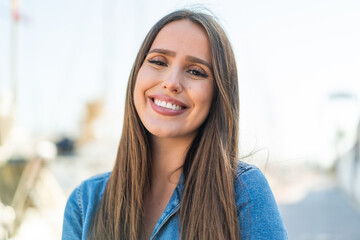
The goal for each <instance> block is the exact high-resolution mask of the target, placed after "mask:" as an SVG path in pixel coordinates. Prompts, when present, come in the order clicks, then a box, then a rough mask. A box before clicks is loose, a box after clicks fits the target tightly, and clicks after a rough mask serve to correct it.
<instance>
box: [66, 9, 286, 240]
mask: <svg viewBox="0 0 360 240" xmlns="http://www.w3.org/2000/svg"><path fill="white" fill-rule="evenodd" d="M238 121H239V94H238V79H237V70H236V64H235V59H234V55H233V51H232V48H231V45H230V42H229V40H228V38H227V37H226V34H225V33H224V31H223V29H222V28H221V27H220V25H219V24H218V23H217V22H216V21H215V20H214V19H213V17H211V16H209V15H207V14H204V13H199V12H193V11H190V10H180V11H176V12H173V13H171V14H169V15H167V16H165V17H164V18H162V19H161V20H160V21H159V22H158V23H156V24H155V26H154V27H153V28H152V29H151V30H150V32H149V33H148V35H147V36H146V38H145V40H144V42H143V44H142V46H141V48H140V51H139V53H138V55H137V57H136V60H135V64H134V65H133V68H132V71H131V74H130V78H129V83H128V88H127V94H126V103H125V116H124V126H123V132H122V136H121V141H120V145H119V149H118V155H117V159H116V162H115V166H114V169H113V171H112V172H111V173H106V174H102V175H98V176H95V177H93V178H91V179H89V180H86V181H84V182H83V183H82V184H81V185H80V186H79V187H78V188H76V189H75V190H74V192H73V193H72V194H71V196H70V198H69V200H68V203H67V206H66V209H65V218H64V226H63V236H62V238H63V239H180V238H181V239H192V240H195V239H206V240H209V239H226V240H228V239H257V240H258V239H286V238H287V237H286V231H285V228H284V225H283V223H282V220H281V217H280V214H279V211H278V208H277V205H276V202H275V200H274V197H273V194H272V192H271V190H270V188H269V185H268V183H267V181H266V179H265V178H264V176H263V174H262V173H261V171H260V170H259V169H258V168H256V167H254V166H251V165H248V164H245V163H243V162H240V161H238Z"/></svg>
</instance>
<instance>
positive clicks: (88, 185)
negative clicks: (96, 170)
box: [62, 172, 111, 239]
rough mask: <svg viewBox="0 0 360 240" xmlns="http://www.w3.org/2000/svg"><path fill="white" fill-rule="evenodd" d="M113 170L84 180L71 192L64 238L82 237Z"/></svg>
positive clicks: (65, 220)
mask: <svg viewBox="0 0 360 240" xmlns="http://www.w3.org/2000/svg"><path fill="white" fill-rule="evenodd" d="M110 174H111V172H107V173H103V174H99V175H96V176H93V177H91V178H89V179H87V180H85V181H83V182H82V183H81V184H80V185H79V186H78V187H76V188H75V189H74V191H73V192H72V193H71V195H70V197H69V199H68V201H67V203H66V207H65V212H64V222H63V234H62V239H74V238H76V239H81V238H82V236H83V235H84V233H86V232H87V229H88V227H89V225H90V222H91V219H92V217H93V216H94V214H95V212H96V209H97V206H98V205H99V203H100V200H101V198H102V196H103V194H104V190H105V186H106V183H107V181H108V179H109V177H110Z"/></svg>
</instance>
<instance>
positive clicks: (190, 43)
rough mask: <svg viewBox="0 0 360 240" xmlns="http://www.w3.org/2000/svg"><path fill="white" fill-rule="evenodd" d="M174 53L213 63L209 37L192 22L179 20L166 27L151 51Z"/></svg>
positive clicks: (160, 32)
mask: <svg viewBox="0 0 360 240" xmlns="http://www.w3.org/2000/svg"><path fill="white" fill-rule="evenodd" d="M154 48H159V49H166V50H171V51H174V52H175V53H176V54H179V55H182V54H184V55H190V56H195V57H200V58H203V59H204V60H207V61H209V62H211V61H210V60H211V50H210V43H209V37H208V35H207V33H206V31H205V29H204V28H203V27H201V26H200V25H198V24H196V23H194V22H192V21H190V20H187V19H186V20H178V21H174V22H171V23H169V24H167V25H165V26H164V27H163V28H162V29H161V30H160V31H159V33H158V35H157V36H156V38H155V39H154V42H153V44H152V46H151V48H150V49H154Z"/></svg>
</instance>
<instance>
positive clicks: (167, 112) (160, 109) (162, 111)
mask: <svg viewBox="0 0 360 240" xmlns="http://www.w3.org/2000/svg"><path fill="white" fill-rule="evenodd" d="M149 100H150V105H151V107H152V109H153V110H154V111H155V112H157V113H159V114H161V115H165V116H176V115H179V114H182V113H183V112H185V110H186V108H184V109H181V110H173V109H169V108H163V107H160V106H158V105H156V104H155V103H154V101H153V100H152V99H151V98H149Z"/></svg>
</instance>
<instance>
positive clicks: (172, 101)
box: [149, 94, 187, 108]
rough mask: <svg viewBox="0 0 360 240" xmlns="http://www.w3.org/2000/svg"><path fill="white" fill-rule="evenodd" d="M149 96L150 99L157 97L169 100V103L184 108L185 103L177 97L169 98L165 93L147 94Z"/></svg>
mask: <svg viewBox="0 0 360 240" xmlns="http://www.w3.org/2000/svg"><path fill="white" fill-rule="evenodd" d="M149 98H151V99H152V100H154V99H155V98H156V99H159V100H161V101H165V102H169V103H171V104H173V105H174V104H175V105H179V106H180V107H183V108H186V107H187V105H186V104H185V103H183V102H181V101H179V100H177V99H174V98H171V97H169V96H166V95H162V94H153V95H149Z"/></svg>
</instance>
